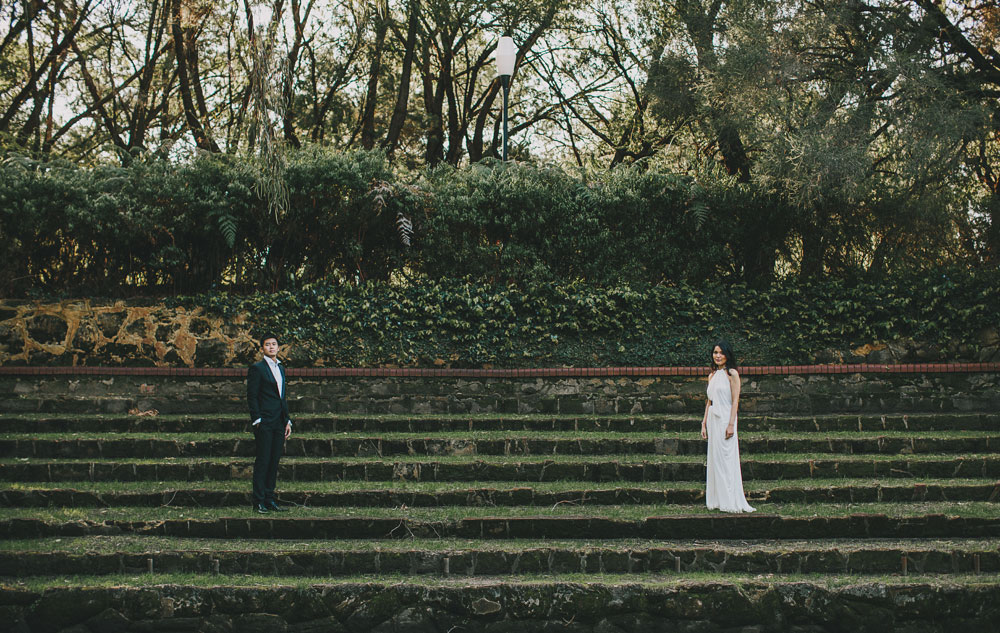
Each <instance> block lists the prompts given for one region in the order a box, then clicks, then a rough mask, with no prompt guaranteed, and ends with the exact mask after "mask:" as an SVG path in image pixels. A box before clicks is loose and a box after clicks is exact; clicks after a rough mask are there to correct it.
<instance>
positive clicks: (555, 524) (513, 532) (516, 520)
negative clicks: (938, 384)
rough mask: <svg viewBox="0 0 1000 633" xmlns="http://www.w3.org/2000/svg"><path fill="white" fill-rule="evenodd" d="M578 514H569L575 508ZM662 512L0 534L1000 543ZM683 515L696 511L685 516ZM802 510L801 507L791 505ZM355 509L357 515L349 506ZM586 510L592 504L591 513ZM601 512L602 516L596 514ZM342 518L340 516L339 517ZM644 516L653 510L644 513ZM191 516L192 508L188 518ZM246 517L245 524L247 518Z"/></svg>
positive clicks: (984, 533)
mask: <svg viewBox="0 0 1000 633" xmlns="http://www.w3.org/2000/svg"><path fill="white" fill-rule="evenodd" d="M576 510H582V509H577V508H574V511H576ZM666 510H668V508H665V507H662V506H652V507H643V506H636V507H634V508H632V511H631V513H630V514H635V515H643V516H644V517H645V518H635V519H631V518H616V517H618V516H621V515H622V514H624V513H621V512H614V511H611V514H610V515H603V514H592V515H590V516H585V515H584V516H580V515H546V516H532V515H521V514H509V515H507V516H489V515H485V516H466V517H463V518H451V517H450V516H449V515H448V514H445V513H440V512H437V513H433V512H432V513H430V514H427V515H426V516H428V517H431V518H428V519H418V518H412V517H409V516H400V515H398V514H397V515H396V516H392V515H391V514H386V515H385V516H376V514H377V513H374V512H372V513H370V514H369V515H368V516H350V514H352V513H350V512H348V513H347V515H346V516H345V515H340V516H322V515H320V514H317V512H316V511H315V510H314V511H313V513H312V514H313V516H308V517H297V516H288V514H283V515H271V516H267V517H259V516H258V515H252V514H249V512H250V510H249V509H246V511H245V513H246V516H238V517H210V518H192V517H184V518H161V517H157V518H150V519H136V520H114V519H108V520H103V521H96V520H91V519H75V520H70V521H58V520H48V519H44V518H38V517H35V516H13V517H12V516H10V513H9V511H8V512H7V513H6V514H5V515H4V516H5V517H6V518H2V519H0V538H4V539H35V538H46V537H65V536H85V535H105V536H109V535H150V536H169V537H181V538H218V539H246V538H263V539H293V540H297V539H327V540H329V539H407V538H465V539H502V540H508V539H623V538H630V539H709V540H715V539H844V538H854V539H869V538H878V539H912V538H990V539H996V538H998V537H1000V516H995V515H994V516H990V517H983V516H946V515H944V514H907V513H903V514H900V515H899V516H889V515H886V514H842V515H841V514H835V515H832V516H791V515H776V514H763V513H753V514H744V515H738V514H737V515H734V514H723V513H706V510H705V509H704V508H703V507H701V508H685V507H679V508H677V513H675V514H663V515H660V516H657V515H656V514H655V513H656V512H658V511H666ZM686 510H691V511H695V510H697V512H700V514H684V513H683V512H684V511H686ZM799 510H801V508H799ZM358 511H363V509H358ZM590 511H591V513H593V508H591V509H590ZM602 511H603V510H602ZM345 512H346V511H345ZM647 512H649V513H653V514H646V513H647ZM192 514H193V515H194V516H197V514H198V513H197V512H194V513H192ZM248 517H249V518H248Z"/></svg>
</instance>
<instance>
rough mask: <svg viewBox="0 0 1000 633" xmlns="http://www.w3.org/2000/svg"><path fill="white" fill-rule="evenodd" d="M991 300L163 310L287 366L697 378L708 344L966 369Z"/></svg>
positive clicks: (535, 289) (535, 287)
mask: <svg viewBox="0 0 1000 633" xmlns="http://www.w3.org/2000/svg"><path fill="white" fill-rule="evenodd" d="M997 296H1000V274H998V273H997V272H996V271H992V272H989V273H968V272H963V273H954V274H947V275H944V274H941V273H940V272H939V273H935V274H933V275H925V276H906V277H903V276H901V277H897V278H893V279H891V280H885V281H883V282H880V283H870V282H866V283H853V284H852V283H846V282H844V281H840V280H836V281H814V282H799V281H785V282H781V283H777V284H775V285H774V286H773V287H771V288H769V289H766V290H754V289H752V288H748V287H746V286H744V285H740V284H734V285H718V284H715V285H702V286H697V287H695V286H691V285H687V284H678V285H670V286H668V285H659V286H649V285H627V284H621V285H616V286H613V287H610V288H599V287H595V286H592V285H586V284H582V283H574V284H530V285H528V286H526V287H515V286H511V285H497V284H492V285H489V284H480V283H472V282H468V281H456V280H453V281H435V282H427V283H420V284H415V285H411V286H407V287H395V286H389V285H385V284H364V285H358V286H344V285H340V286H336V287H330V286H318V287H314V288H310V289H306V290H300V291H298V292H278V293H272V294H257V295H253V296H251V297H244V296H232V295H226V294H211V295H201V296H195V297H185V298H178V299H175V300H173V301H176V302H177V303H179V304H182V305H186V306H188V307H195V306H201V307H203V308H205V309H206V310H207V311H208V312H209V313H211V314H217V315H222V316H225V317H235V316H236V315H237V314H241V313H245V314H250V315H260V316H257V317H255V320H254V322H253V323H252V327H253V328H254V329H255V331H256V332H257V333H259V332H262V331H263V330H265V329H266V330H273V331H276V332H278V333H279V334H280V335H281V337H282V338H283V342H284V343H287V344H290V345H291V348H290V349H291V351H292V359H291V360H292V362H293V364H298V365H314V364H322V365H326V366H383V365H396V366H430V367H433V366H442V365H448V366H451V367H483V366H499V367H518V366H536V367H537V366H563V365H568V366H577V367H591V366H652V365H665V366H669V365H702V364H706V363H707V358H708V354H707V350H708V349H709V348H710V345H711V344H712V343H713V341H714V340H715V339H716V338H718V337H726V338H729V339H731V340H732V341H733V342H734V344H735V346H736V349H737V350H738V352H739V356H740V358H741V359H742V361H743V362H744V363H746V364H784V363H807V362H817V361H820V362H831V361H844V362H862V361H864V360H865V359H864V356H854V355H852V351H853V350H855V349H856V348H858V347H860V346H864V345H872V344H875V346H877V344H879V343H887V342H890V341H897V340H898V341H905V340H908V339H912V340H917V341H920V342H922V343H923V344H925V345H926V344H929V345H932V346H933V345H937V346H939V349H940V350H941V353H942V354H943V355H944V356H946V357H950V358H956V357H958V358H961V357H964V358H968V359H974V358H976V354H977V352H978V351H979V346H980V336H981V333H982V332H983V331H984V330H989V329H991V328H992V329H993V330H995V329H996V328H997V325H998V320H997V313H996V309H995V306H993V305H992V304H991V299H990V298H991V297H993V298H995V297H997ZM252 318H254V317H252ZM934 359H935V358H934V357H933V356H932V357H931V360H934Z"/></svg>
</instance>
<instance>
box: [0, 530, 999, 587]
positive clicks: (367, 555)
mask: <svg viewBox="0 0 1000 633" xmlns="http://www.w3.org/2000/svg"><path fill="white" fill-rule="evenodd" d="M90 538H102V537H90ZM120 538H122V539H128V538H129V537H120ZM146 538H148V537H146ZM183 540H184V539H177V541H183ZM264 543H271V544H272V547H270V548H267V549H264V548H259V547H258V548H256V549H254V550H246V549H244V548H239V549H230V548H210V549H206V548H204V547H203V548H201V549H197V550H185V549H169V550H163V549H160V548H157V549H155V550H150V549H148V548H146V547H143V544H142V543H141V542H136V541H135V540H134V539H130V546H131V547H132V548H135V549H139V550H140V551H127V552H120V551H115V552H92V551H81V552H68V551H32V550H30V549H27V550H22V551H17V552H13V551H0V577H4V576H6V577H21V578H24V577H30V576H60V575H74V574H80V575H110V574H141V573H144V572H147V571H148V570H149V567H150V564H152V568H153V570H154V572H155V573H159V574H217V573H218V574H223V575H256V576H260V575H265V576H296V577H310V576H312V577H332V576H353V575H357V574H401V575H409V576H419V575H429V576H438V577H449V576H523V575H526V574H576V573H579V574H637V575H642V574H677V573H684V574H692V573H713V574H784V575H787V574H865V575H868V574H879V575H883V574H888V575H893V574H899V575H902V574H904V573H906V574H974V573H981V574H997V573H1000V551H998V549H997V548H996V547H995V544H994V546H992V547H991V546H990V544H988V543H985V542H982V541H971V542H962V545H961V546H960V547H956V546H955V544H954V543H951V542H945V543H938V544H934V542H932V544H927V542H926V541H925V540H924V539H916V540H904V541H882V542H879V541H874V542H870V543H866V542H857V541H830V542H824V541H820V540H814V541H798V542H782V543H781V546H780V547H778V546H776V545H775V544H774V543H773V542H753V541H738V542H731V541H716V542H706V541H700V542H698V543H683V542H664V541H655V542H642V541H640V542H637V543H633V544H629V545H627V546H623V545H614V544H596V545H595V544H588V545H587V546H580V545H578V544H573V543H565V544H561V545H552V544H549V543H545V542H531V543H524V544H523V545H522V544H518V547H512V545H513V544H511V543H509V542H500V545H501V546H500V547H498V546H497V544H496V542H494V543H488V542H486V543H482V542H481V543H479V544H478V545H470V544H463V543H462V542H460V541H459V542H452V543H448V544H447V545H445V544H441V545H439V546H436V547H435V546H433V544H431V545H430V546H426V545H423V546H420V547H410V548H407V547H405V542H404V543H402V544H398V545H397V544H394V543H392V542H387V543H385V544H384V545H375V546H371V545H367V546H365V545H356V544H352V543H351V542H350V541H329V542H324V544H323V547H322V551H320V550H319V549H318V548H316V549H311V550H309V551H303V550H302V549H288V546H287V544H286V542H284V541H274V542H268V541H264ZM25 544H26V545H27V546H28V547H29V548H30V547H31V545H34V544H37V541H29V542H25ZM224 544H225V543H223V545H224Z"/></svg>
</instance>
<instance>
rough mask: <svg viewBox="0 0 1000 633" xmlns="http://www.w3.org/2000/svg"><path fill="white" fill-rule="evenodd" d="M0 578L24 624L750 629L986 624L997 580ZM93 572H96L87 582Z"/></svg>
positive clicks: (359, 629)
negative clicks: (17, 582) (15, 582)
mask: <svg viewBox="0 0 1000 633" xmlns="http://www.w3.org/2000/svg"><path fill="white" fill-rule="evenodd" d="M73 580H74V581H75V583H74V584H75V585H76V586H72V587H67V586H65V583H66V579H65V577H55V578H52V579H50V580H47V581H45V582H35V583H32V584H31V585H29V586H28V587H26V588H15V587H10V588H7V587H5V588H4V589H3V590H2V592H3V593H2V594H0V597H2V598H3V599H4V602H5V604H8V605H10V606H8V607H5V611H4V614H5V617H6V618H7V620H6V621H7V622H9V623H11V624H12V626H13V630H28V631H60V630H73V631H84V630H86V631H126V630H127V631H196V630H197V631H240V632H244V631H246V632H250V631H285V632H286V633H306V632H318V631H328V632H333V633H363V632H370V631H377V632H380V633H381V632H389V631H407V632H413V633H417V632H423V631H434V632H445V631H449V632H451V633H461V632H463V631H465V632H467V631H482V632H483V633H542V632H550V631H567V632H569V633H625V632H628V633H642V632H646V631H689V632H693V631H717V632H718V633H737V632H742V633H748V632H750V631H761V630H764V629H763V626H762V624H761V623H762V622H767V623H773V624H774V625H775V629H776V630H779V629H778V627H780V630H783V631H787V632H788V633H819V632H821V631H858V632H860V633H874V632H878V633H896V632H897V631H898V632H903V631H906V632H911V631H925V632H928V633H929V632H933V631H949V630H956V629H957V628H958V627H960V628H961V630H967V631H990V630H994V628H995V625H996V622H997V621H998V620H1000V580H998V578H997V577H996V576H995V575H989V576H983V577H969V576H948V577H947V578H945V579H940V578H935V577H933V576H924V577H917V578H889V579H877V580H868V579H864V578H856V577H854V576H840V575H838V576H828V577H827V576H823V577H819V578H816V577H791V578H790V580H773V579H767V578H761V577H760V576H759V575H756V576H755V575H747V576H744V577H733V576H721V575H720V576H715V575H709V576H703V577H698V578H697V579H694V580H692V579H690V578H685V577H683V576H678V575H676V574H674V575H671V574H666V575H665V574H648V575H634V574H633V575H613V574H601V575H586V576H581V575H580V574H572V575H562V576H556V577H537V578H536V577H530V576H529V577H522V578H518V579H517V580H515V581H511V580H503V579H484V578H472V579H470V578H464V577H463V578H457V579H452V578H444V579H439V580H436V581H434V582H431V581H429V579H428V578H427V577H426V576H414V577H411V576H403V577H392V578H389V579H385V578H371V577H364V576H360V577H359V576H354V577H347V578H345V579H344V580H342V581H338V580H334V579H330V580H325V581H323V582H320V583H316V582H315V581H303V580H301V579H297V578H296V577H283V576H277V577H270V576H269V577H259V576H255V577H253V578H251V579H242V578H241V577H239V576H236V577H222V576H219V577H207V578H205V579H202V580H198V579H195V580H192V578H191V577H190V576H189V575H168V574H162V575H161V574H142V575H139V576H134V575H133V576H116V577H111V578H110V579H104V578H102V577H84V578H74V579H73ZM102 581H103V582H104V583H106V584H103V585H102V584H101V582H102Z"/></svg>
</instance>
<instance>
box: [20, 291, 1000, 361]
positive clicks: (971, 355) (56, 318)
mask: <svg viewBox="0 0 1000 633" xmlns="http://www.w3.org/2000/svg"><path fill="white" fill-rule="evenodd" d="M254 325H255V324H254V323H253V319H251V318H250V317H249V316H248V315H239V316H237V317H235V318H233V319H230V320H224V319H222V318H221V317H217V316H211V315H207V314H205V313H204V312H203V311H202V309H201V308H194V309H188V308H183V307H176V308H174V307H167V306H165V305H164V304H163V302H162V301H160V300H147V301H144V300H141V299H132V300H129V301H122V300H119V301H108V300H104V301H102V300H91V299H73V300H66V301H61V302H58V303H42V302H33V301H12V300H0V366H10V365H14V366H108V367H113V366H130V367H154V366H155V367H234V366H241V365H245V364H247V363H248V362H250V361H251V360H252V359H253V358H254V357H255V356H256V355H257V353H258V352H257V348H258V345H257V342H256V340H255V339H254V337H253V336H252V335H251V330H252V329H253V327H254ZM975 338H976V340H977V341H978V344H977V346H973V347H969V346H967V345H958V344H957V342H956V343H955V344H953V345H946V346H941V345H937V344H933V343H921V342H919V341H910V340H895V341H890V342H887V343H878V342H871V343H869V344H865V345H861V346H860V347H857V348H854V349H850V350H847V349H845V350H817V351H816V353H815V355H814V356H815V359H816V360H817V362H848V363H862V362H869V363H909V362H920V363H927V362H952V361H961V362H994V361H1000V333H998V331H997V330H996V329H986V330H983V331H982V332H979V333H977V334H976V337H975ZM286 343H287V344H285V345H284V346H283V350H282V354H283V357H286V358H287V359H288V360H290V361H291V362H292V364H293V365H294V363H295V361H296V359H297V358H300V359H301V361H302V362H303V363H308V364H322V363H323V359H313V358H311V357H310V356H309V354H310V352H308V351H306V350H304V349H302V348H301V347H300V346H297V345H296V344H295V343H294V342H293V341H288V342H286ZM442 362H444V361H442Z"/></svg>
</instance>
